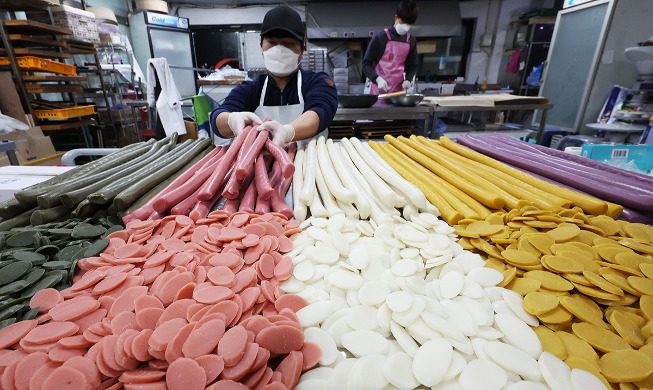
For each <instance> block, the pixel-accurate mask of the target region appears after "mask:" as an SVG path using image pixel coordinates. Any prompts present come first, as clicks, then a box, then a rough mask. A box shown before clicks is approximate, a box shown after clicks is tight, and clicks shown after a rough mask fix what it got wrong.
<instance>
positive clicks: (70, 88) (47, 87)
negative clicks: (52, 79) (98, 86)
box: [25, 83, 84, 93]
mask: <svg viewBox="0 0 653 390" xmlns="http://www.w3.org/2000/svg"><path fill="white" fill-rule="evenodd" d="M25 88H26V89H27V92H28V93H71V92H83V91H84V87H83V86H81V85H71V84H29V83H28V84H25Z"/></svg>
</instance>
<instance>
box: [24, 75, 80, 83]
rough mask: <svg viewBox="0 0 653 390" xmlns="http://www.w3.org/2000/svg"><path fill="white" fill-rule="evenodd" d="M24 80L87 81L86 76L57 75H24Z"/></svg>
mask: <svg viewBox="0 0 653 390" xmlns="http://www.w3.org/2000/svg"><path fill="white" fill-rule="evenodd" d="M23 80H24V81H32V82H39V81H86V77H84V76H55V75H38V76H23Z"/></svg>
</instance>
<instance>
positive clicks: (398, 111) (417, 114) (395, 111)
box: [333, 103, 432, 135]
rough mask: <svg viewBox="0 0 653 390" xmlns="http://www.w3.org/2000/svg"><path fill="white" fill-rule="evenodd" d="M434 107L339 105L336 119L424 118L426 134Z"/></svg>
mask: <svg viewBox="0 0 653 390" xmlns="http://www.w3.org/2000/svg"><path fill="white" fill-rule="evenodd" d="M431 112H432V107H427V106H416V107H397V106H393V105H389V104H378V103H377V104H375V105H373V106H372V107H370V108H343V107H338V110H337V111H336V115H335V116H334V117H333V120H334V121H355V120H400V119H403V120H411V119H414V120H423V121H424V127H423V129H424V134H422V135H426V133H427V127H428V122H429V116H430V115H431Z"/></svg>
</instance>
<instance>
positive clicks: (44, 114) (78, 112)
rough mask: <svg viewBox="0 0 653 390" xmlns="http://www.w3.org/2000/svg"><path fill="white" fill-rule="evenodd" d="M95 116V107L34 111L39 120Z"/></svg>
mask: <svg viewBox="0 0 653 390" xmlns="http://www.w3.org/2000/svg"><path fill="white" fill-rule="evenodd" d="M93 114H95V106H93V105H90V106H75V107H70V108H59V109H54V110H34V115H36V117H37V118H39V119H68V118H77V117H80V116H88V115H93Z"/></svg>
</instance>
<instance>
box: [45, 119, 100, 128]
mask: <svg viewBox="0 0 653 390" xmlns="http://www.w3.org/2000/svg"><path fill="white" fill-rule="evenodd" d="M39 126H40V127H41V130H43V131H56V130H68V129H75V128H78V127H83V126H97V122H96V121H95V119H81V120H73V121H58V122H48V121H43V122H39Z"/></svg>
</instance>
